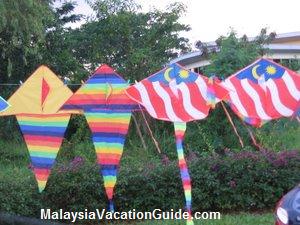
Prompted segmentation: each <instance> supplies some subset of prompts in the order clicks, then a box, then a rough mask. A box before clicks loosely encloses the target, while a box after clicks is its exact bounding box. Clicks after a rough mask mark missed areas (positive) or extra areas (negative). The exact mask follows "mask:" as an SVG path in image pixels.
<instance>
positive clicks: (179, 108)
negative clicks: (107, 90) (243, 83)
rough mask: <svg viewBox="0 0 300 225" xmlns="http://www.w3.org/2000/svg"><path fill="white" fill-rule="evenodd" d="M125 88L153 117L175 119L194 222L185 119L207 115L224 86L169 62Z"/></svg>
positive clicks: (188, 199) (178, 152)
mask: <svg viewBox="0 0 300 225" xmlns="http://www.w3.org/2000/svg"><path fill="white" fill-rule="evenodd" d="M126 92H127V94H128V96H129V97H131V98H132V99H134V100H135V101H136V102H138V103H139V104H141V105H143V106H144V107H145V109H146V110H147V111H148V112H149V114H150V115H151V116H152V117H154V118H156V119H160V120H166V121H171V122H174V128H175V137H176V148H177V154H178V159H179V168H180V174H181V180H182V184H183V189H184V193H185V199H186V210H187V212H188V213H189V215H190V216H189V219H188V220H187V224H190V225H191V224H194V223H193V220H192V216H191V213H192V209H191V204H192V197H191V179H190V175H189V172H188V167H187V163H186V160H185V158H184V152H183V138H184V134H185V130H186V122H189V121H193V120H200V119H204V118H205V117H207V115H208V113H209V110H210V108H211V107H213V106H214V104H215V103H216V102H217V101H219V98H221V97H223V95H224V94H226V93H227V91H226V89H224V88H222V87H221V86H220V85H219V84H217V83H216V82H215V81H214V80H213V79H209V78H207V77H204V76H201V75H200V74H197V73H194V72H191V71H189V70H186V69H184V68H183V67H181V66H179V65H178V64H172V65H170V66H168V67H166V68H164V69H163V70H161V71H159V72H157V73H155V74H154V75H152V76H150V77H148V78H146V79H144V80H142V81H141V82H138V83H136V84H135V85H133V86H131V87H129V88H128V89H127V90H126Z"/></svg>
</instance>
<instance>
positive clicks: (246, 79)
mask: <svg viewBox="0 0 300 225" xmlns="http://www.w3.org/2000/svg"><path fill="white" fill-rule="evenodd" d="M221 85H222V86H223V87H225V88H226V89H227V90H229V95H228V98H227V99H226V102H227V103H228V104H229V106H230V107H231V109H232V110H233V111H234V112H235V113H236V114H237V115H238V116H239V117H240V118H241V119H242V120H244V121H245V122H246V123H248V124H250V125H253V126H256V127H260V126H262V125H263V124H264V123H266V122H268V121H270V120H272V119H278V118H281V117H291V116H294V115H297V109H298V107H299V100H300V75H299V74H297V73H296V72H294V71H292V70H290V69H288V68H285V67H283V66H281V65H279V64H277V63H275V62H273V61H272V60H269V59H265V58H260V59H258V60H256V61H255V62H254V63H252V64H251V65H249V66H247V67H246V68H244V69H242V70H240V71H239V72H237V73H235V74H233V75H231V76H230V77H228V78H227V79H225V81H223V82H222V84H221Z"/></svg>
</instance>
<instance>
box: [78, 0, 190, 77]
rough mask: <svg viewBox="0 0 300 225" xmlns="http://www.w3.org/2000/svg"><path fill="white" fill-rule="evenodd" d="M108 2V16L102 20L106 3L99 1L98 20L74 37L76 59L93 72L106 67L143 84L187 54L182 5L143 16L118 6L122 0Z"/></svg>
mask: <svg viewBox="0 0 300 225" xmlns="http://www.w3.org/2000/svg"><path fill="white" fill-rule="evenodd" d="M109 2H110V4H108V5H107V7H109V9H108V11H107V14H106V15H105V16H102V15H103V14H102V10H103V8H102V6H103V4H105V3H107V1H97V3H96V6H99V4H100V3H101V4H100V6H101V7H100V6H99V7H100V8H96V9H97V10H98V11H97V17H96V19H95V20H94V21H91V22H89V23H86V24H84V25H83V26H82V27H81V28H80V29H77V30H75V31H74V32H73V34H72V35H73V40H74V43H76V44H78V43H80V44H79V45H78V46H77V47H76V52H75V55H76V57H77V59H78V60H79V61H80V63H82V64H89V65H90V69H91V70H93V69H94V68H95V67H96V66H98V65H99V64H100V63H107V64H110V65H111V66H113V67H115V68H116V69H118V71H120V72H121V73H123V74H126V75H127V78H129V79H131V80H135V79H136V80H140V79H142V78H143V77H145V76H147V75H149V74H150V73H151V72H154V71H155V70H157V69H159V68H161V67H162V66H163V64H165V63H167V62H168V61H169V60H170V59H171V58H174V57H176V56H177V53H178V51H186V50H188V47H189V46H188V40H187V39H185V38H182V37H180V35H179V32H182V31H188V30H189V27H188V26H186V25H183V24H181V23H179V22H178V20H179V18H180V16H181V14H182V13H183V12H184V7H183V5H181V4H173V5H172V6H170V7H169V8H168V10H166V11H159V10H155V9H154V10H152V11H150V12H146V13H144V12H139V11H135V8H128V7H127V3H128V1H122V2H123V4H121V5H123V7H121V8H120V6H119V5H118V4H117V3H118V2H120V0H117V1H109ZM112 2H115V4H113V3H112ZM129 2H131V1H129ZM116 5H118V6H117V7H115V6H116ZM96 6H94V8H95V7H96Z"/></svg>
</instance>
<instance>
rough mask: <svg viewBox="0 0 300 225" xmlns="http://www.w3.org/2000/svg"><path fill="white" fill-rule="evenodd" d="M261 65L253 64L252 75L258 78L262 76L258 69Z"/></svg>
mask: <svg viewBox="0 0 300 225" xmlns="http://www.w3.org/2000/svg"><path fill="white" fill-rule="evenodd" d="M259 66H260V65H256V66H253V68H252V75H253V77H254V78H255V79H256V80H258V79H259V78H260V75H258V74H257V71H256V70H257V68H258V67H259Z"/></svg>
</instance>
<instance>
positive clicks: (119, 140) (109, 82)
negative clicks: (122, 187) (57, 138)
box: [62, 65, 139, 211]
mask: <svg viewBox="0 0 300 225" xmlns="http://www.w3.org/2000/svg"><path fill="white" fill-rule="evenodd" d="M128 86H129V84H128V83H127V82H126V81H125V80H124V79H123V78H122V77H121V76H120V75H118V74H117V73H116V72H115V71H114V70H113V69H112V68H110V67H109V66H108V65H102V66H100V67H99V68H98V69H97V70H96V71H95V73H94V74H93V75H92V76H91V77H90V78H89V79H88V80H87V81H86V83H85V84H84V85H83V86H82V87H81V88H79V89H78V90H77V92H75V93H74V95H73V96H72V97H71V98H70V99H69V100H68V101H67V102H66V103H65V104H64V106H63V107H62V109H63V110H70V109H80V110H83V111H84V115H85V116H86V119H87V122H88V124H89V127H90V129H91V131H92V135H93V142H94V146H95V149H96V153H97V162H98V164H99V166H100V168H101V169H100V172H101V173H102V175H103V180H104V186H105V190H106V195H107V197H108V200H109V202H110V210H111V211H114V206H113V201H112V199H113V193H114V187H115V185H116V181H117V174H118V168H119V164H120V159H121V156H122V153H123V146H124V142H125V137H126V134H127V131H128V127H129V123H130V118H131V112H132V110H137V109H139V106H138V105H137V104H136V103H135V102H134V101H133V100H131V99H130V98H129V97H127V95H126V94H125V89H126V88H127V87H128Z"/></svg>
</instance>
